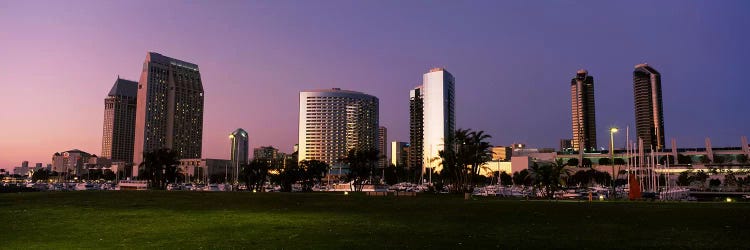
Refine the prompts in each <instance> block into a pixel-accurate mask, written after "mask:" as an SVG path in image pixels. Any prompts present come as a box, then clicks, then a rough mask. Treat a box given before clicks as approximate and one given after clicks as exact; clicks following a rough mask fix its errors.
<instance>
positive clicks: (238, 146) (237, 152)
mask: <svg viewBox="0 0 750 250" xmlns="http://www.w3.org/2000/svg"><path fill="white" fill-rule="evenodd" d="M229 140H230V141H231V143H232V145H231V147H232V151H231V152H230V153H229V155H230V157H229V161H230V163H231V165H232V170H233V171H234V174H233V175H232V176H235V178H236V177H237V176H239V173H240V169H241V168H242V165H244V164H247V159H248V153H249V152H248V151H249V150H250V149H249V147H250V145H249V139H248V137H247V132H246V131H245V130H244V129H241V128H238V129H237V130H235V131H234V132H232V133H231V134H229ZM233 181H234V182H237V181H238V180H237V179H234V180H233Z"/></svg>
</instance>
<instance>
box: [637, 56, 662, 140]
mask: <svg viewBox="0 0 750 250" xmlns="http://www.w3.org/2000/svg"><path fill="white" fill-rule="evenodd" d="M633 97H634V98H633V99H634V100H635V127H636V136H637V137H638V138H641V139H643V145H644V146H645V149H647V150H648V149H649V148H650V147H653V148H654V149H655V150H662V149H664V109H663V108H662V99H661V74H659V72H658V71H656V70H655V69H654V68H653V67H651V66H649V65H648V64H638V65H636V66H635V70H634V71H633Z"/></svg>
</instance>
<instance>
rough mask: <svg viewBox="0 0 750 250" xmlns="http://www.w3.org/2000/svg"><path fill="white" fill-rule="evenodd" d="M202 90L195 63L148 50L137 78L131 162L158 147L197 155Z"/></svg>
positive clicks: (200, 130)
mask: <svg viewBox="0 0 750 250" xmlns="http://www.w3.org/2000/svg"><path fill="white" fill-rule="evenodd" d="M203 94H204V93H203V83H202V82H201V75H200V71H199V70H198V65H195V64H192V63H189V62H185V61H181V60H177V59H174V58H169V57H166V56H163V55H161V54H158V53H154V52H149V53H148V54H147V55H146V60H145V61H144V62H143V71H142V72H141V79H140V81H139V82H138V97H137V105H136V106H137V108H136V125H135V146H134V151H133V163H134V164H136V165H138V164H139V163H140V162H141V159H142V158H143V153H144V152H150V151H154V150H157V149H160V148H169V149H171V150H173V151H175V152H176V153H177V156H178V157H179V158H192V159H197V158H201V150H202V144H203Z"/></svg>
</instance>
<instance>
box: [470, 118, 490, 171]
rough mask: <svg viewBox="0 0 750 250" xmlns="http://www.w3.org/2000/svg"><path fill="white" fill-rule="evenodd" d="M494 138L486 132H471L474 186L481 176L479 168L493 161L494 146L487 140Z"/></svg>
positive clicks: (471, 161) (471, 160)
mask: <svg viewBox="0 0 750 250" xmlns="http://www.w3.org/2000/svg"><path fill="white" fill-rule="evenodd" d="M469 131H471V130H469ZM489 138H492V136H490V135H488V134H485V133H484V131H482V130H480V131H471V132H469V144H468V148H469V152H468V153H469V154H470V155H469V156H468V157H469V162H468V163H469V165H471V175H472V177H471V178H472V184H474V183H473V181H474V180H475V179H476V177H477V176H479V167H480V166H481V165H483V164H484V163H486V162H488V161H490V160H492V145H490V143H489V142H487V141H486V140H487V139H489Z"/></svg>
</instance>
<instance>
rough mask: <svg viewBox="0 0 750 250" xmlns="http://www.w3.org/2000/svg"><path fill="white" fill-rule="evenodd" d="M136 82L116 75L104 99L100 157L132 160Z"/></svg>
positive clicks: (114, 159)
mask: <svg viewBox="0 0 750 250" xmlns="http://www.w3.org/2000/svg"><path fill="white" fill-rule="evenodd" d="M137 96H138V83H137V82H134V81H129V80H125V79H120V77H119V76H118V77H117V80H116V81H115V84H114V85H113V86H112V89H111V90H110V91H109V94H108V95H107V98H105V99H104V126H103V130H104V132H103V134H102V154H101V157H104V158H107V159H110V160H112V161H116V162H131V161H132V160H133V145H134V144H135V141H134V140H135V110H136V109H135V107H136V97H137Z"/></svg>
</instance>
